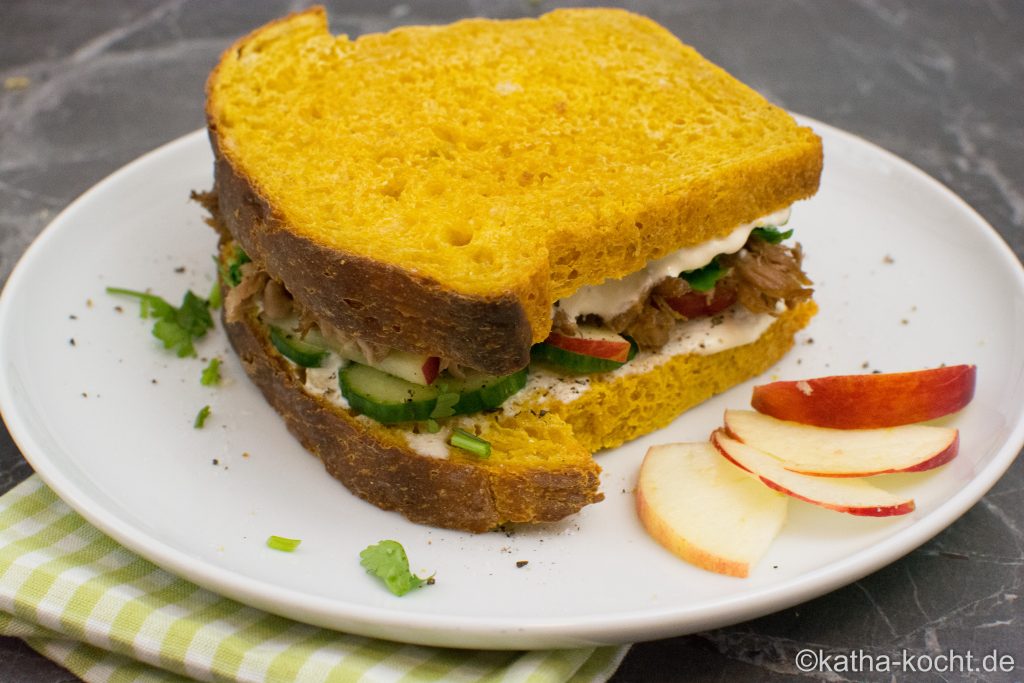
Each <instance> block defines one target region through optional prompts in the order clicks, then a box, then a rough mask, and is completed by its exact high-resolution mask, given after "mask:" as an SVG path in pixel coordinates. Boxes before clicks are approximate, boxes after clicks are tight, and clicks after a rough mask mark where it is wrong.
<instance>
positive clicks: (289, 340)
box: [270, 327, 330, 368]
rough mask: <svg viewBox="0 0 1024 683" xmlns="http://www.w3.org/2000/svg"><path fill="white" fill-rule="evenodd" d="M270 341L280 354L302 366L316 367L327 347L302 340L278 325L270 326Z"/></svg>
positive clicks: (321, 362)
mask: <svg viewBox="0 0 1024 683" xmlns="http://www.w3.org/2000/svg"><path fill="white" fill-rule="evenodd" d="M270 341H271V343H272V344H273V345H274V348H275V349H277V350H278V351H280V353H281V355H282V356H284V357H285V358H287V359H288V360H290V361H292V362H293V363H295V364H296V365H301V366H302V367H304V368H318V367H320V366H321V365H323V363H324V359H326V358H327V355H328V353H330V352H329V351H328V350H327V349H325V348H322V347H320V346H315V345H313V344H310V343H309V342H306V341H303V340H301V339H299V338H298V337H296V336H295V335H293V334H291V333H289V332H285V331H284V330H282V329H280V328H278V327H271V328H270Z"/></svg>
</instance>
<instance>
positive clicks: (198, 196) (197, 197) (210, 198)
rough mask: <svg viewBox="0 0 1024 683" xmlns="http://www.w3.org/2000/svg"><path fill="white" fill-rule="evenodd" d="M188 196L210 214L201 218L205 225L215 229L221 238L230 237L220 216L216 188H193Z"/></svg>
mask: <svg viewBox="0 0 1024 683" xmlns="http://www.w3.org/2000/svg"><path fill="white" fill-rule="evenodd" d="M189 198H190V199H191V200H192V201H194V202H196V203H198V204H199V205H200V206H202V207H203V208H204V209H206V211H207V212H208V213H209V214H210V215H209V216H208V217H206V218H204V219H203V221H205V222H206V224H207V225H209V226H210V227H211V228H213V229H214V230H216V231H217V234H218V235H220V236H221V237H222V238H223V239H225V240H229V239H231V234H230V233H229V232H228V227H227V226H226V225H225V224H224V221H223V220H222V219H221V217H220V198H219V197H218V196H217V191H216V190H210V191H209V192H196V191H195V190H193V191H192V194H191V195H190V196H189Z"/></svg>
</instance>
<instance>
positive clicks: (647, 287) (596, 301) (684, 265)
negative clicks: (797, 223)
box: [558, 208, 790, 320]
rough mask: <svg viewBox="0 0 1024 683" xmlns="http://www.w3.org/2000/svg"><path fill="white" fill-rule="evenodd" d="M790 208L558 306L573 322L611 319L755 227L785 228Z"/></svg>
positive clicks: (742, 240)
mask: <svg viewBox="0 0 1024 683" xmlns="http://www.w3.org/2000/svg"><path fill="white" fill-rule="evenodd" d="M789 212H790V210H789V208H785V209H782V210H781V211H776V212H775V213H772V214H769V215H767V216H762V217H761V218H758V219H757V220H754V221H751V222H750V223H746V224H744V225H741V226H739V227H738V228H736V229H735V230H733V231H732V232H731V233H729V234H728V235H726V236H725V237H722V238H721V239H714V240H709V241H707V242H704V243H702V244H698V245H695V246H692V247H685V248H683V249H680V250H679V251H674V252H672V253H671V254H668V255H667V256H663V257H662V258H660V259H655V260H654V261H651V262H650V263H648V264H647V265H646V266H645V267H644V268H642V269H641V270H638V271H636V272H635V273H630V274H629V275H627V276H626V277H624V278H620V279H617V280H616V279H608V280H605V281H604V282H602V283H601V284H599V285H586V286H584V287H580V288H579V289H578V290H577V291H576V292H574V293H573V294H572V295H570V296H568V297H566V298H564V299H561V300H560V301H559V302H558V307H559V308H560V309H561V310H563V311H565V313H566V314H567V315H568V316H569V318H570V319H573V320H574V319H576V318H577V317H578V316H582V315H589V314H595V315H599V316H601V317H602V318H603V319H604V320H611V319H612V318H614V317H615V316H617V315H618V314H620V313H622V312H624V311H626V310H628V309H629V307H630V306H632V305H633V304H634V303H635V302H636V301H639V300H640V299H641V298H643V297H645V296H647V293H648V292H649V291H651V288H652V287H654V285H656V284H658V283H659V282H661V281H662V280H663V279H665V278H666V277H676V276H677V275H679V274H680V273H683V272H686V271H688V270H695V269H697V268H703V267H704V266H706V265H707V264H709V263H711V259H713V258H715V257H716V256H718V255H719V254H734V253H736V252H737V251H739V250H740V249H742V248H743V245H744V244H746V243H747V240H748V239H750V233H751V232H753V230H754V228H757V227H761V226H765V225H785V223H786V222H787V221H788V220H789Z"/></svg>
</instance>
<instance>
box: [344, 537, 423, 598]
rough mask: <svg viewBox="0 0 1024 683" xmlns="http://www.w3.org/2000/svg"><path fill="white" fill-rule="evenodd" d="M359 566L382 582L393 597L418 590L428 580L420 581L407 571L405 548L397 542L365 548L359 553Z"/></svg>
mask: <svg viewBox="0 0 1024 683" xmlns="http://www.w3.org/2000/svg"><path fill="white" fill-rule="evenodd" d="M359 564H361V565H363V568H365V569H366V572H367V573H368V574H373V575H374V576H376V577H377V578H378V579H380V580H381V581H383V582H384V585H386V586H387V587H388V590H389V591H391V592H392V593H394V594H395V595H399V596H401V595H405V594H406V593H408V592H409V591H411V590H412V589H413V588H419V587H420V586H422V585H423V584H425V583H427V581H428V579H421V578H420V577H418V576H416V575H415V574H413V573H412V572H411V571H410V570H409V558H408V557H407V556H406V554H405V548H403V547H402V544H401V543H399V542H398V541H381V542H380V543H377V544H375V545H371V546H367V547H366V549H365V550H363V552H361V553H359Z"/></svg>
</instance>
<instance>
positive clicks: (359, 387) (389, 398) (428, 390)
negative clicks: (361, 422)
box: [338, 363, 438, 424]
mask: <svg viewBox="0 0 1024 683" xmlns="http://www.w3.org/2000/svg"><path fill="white" fill-rule="evenodd" d="M338 383H339V384H340V386H341V395H342V396H344V397H345V399H346V400H347V401H348V403H349V405H350V406H351V407H352V408H353V409H354V410H356V411H358V412H360V413H362V414H363V415H366V416H368V417H372V418H373V419H374V420H377V421H378V422H383V423H385V424H391V423H394V422H414V421H417V420H426V419H428V418H429V417H430V413H431V412H433V410H434V406H435V405H436V404H437V394H438V392H437V389H435V388H434V387H427V386H423V385H422V384H414V383H412V382H407V381H406V380H404V379H400V378H398V377H395V376H394V375H389V374H387V373H386V372H381V371H380V370H377V369H374V368H371V367H369V366H368V365H359V364H358V363H353V364H351V365H349V366H348V367H346V368H344V369H342V370H341V372H339V373H338Z"/></svg>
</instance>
